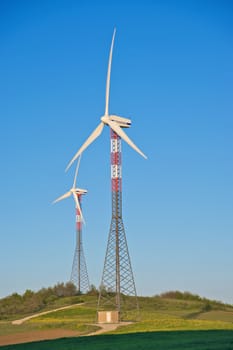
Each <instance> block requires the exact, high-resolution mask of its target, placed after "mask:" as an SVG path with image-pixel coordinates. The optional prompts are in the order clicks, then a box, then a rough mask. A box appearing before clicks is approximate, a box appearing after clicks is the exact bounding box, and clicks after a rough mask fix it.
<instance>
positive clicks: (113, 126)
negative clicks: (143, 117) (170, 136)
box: [108, 120, 147, 159]
mask: <svg viewBox="0 0 233 350" xmlns="http://www.w3.org/2000/svg"><path fill="white" fill-rule="evenodd" d="M108 125H109V126H110V128H111V129H113V131H115V133H117V135H119V136H120V137H121V138H122V139H123V140H124V141H125V142H127V143H128V145H129V146H131V147H132V148H133V149H134V150H135V151H136V152H138V153H139V154H140V155H141V156H142V157H144V158H145V159H147V156H145V154H144V153H143V152H142V151H141V150H140V149H139V148H138V147H137V146H136V145H135V144H134V143H133V141H131V140H130V138H129V137H128V136H127V135H126V133H125V132H124V131H123V130H122V129H121V127H120V126H119V125H117V123H115V122H113V121H111V120H109V121H108Z"/></svg>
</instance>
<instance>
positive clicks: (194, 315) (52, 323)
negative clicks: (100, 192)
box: [0, 284, 233, 345]
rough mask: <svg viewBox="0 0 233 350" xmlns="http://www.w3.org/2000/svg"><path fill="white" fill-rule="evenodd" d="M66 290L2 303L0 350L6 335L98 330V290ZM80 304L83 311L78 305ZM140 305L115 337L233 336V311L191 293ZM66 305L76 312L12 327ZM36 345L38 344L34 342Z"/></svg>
mask: <svg viewBox="0 0 233 350" xmlns="http://www.w3.org/2000/svg"><path fill="white" fill-rule="evenodd" d="M61 287H62V288H61ZM66 287H67V286H66V285H64V284H60V285H59V288H58V285H56V286H55V287H52V288H48V289H45V288H43V289H42V290H41V291H39V292H35V293H34V292H31V291H30V292H29V291H27V292H25V293H24V295H22V296H19V295H17V296H16V295H15V294H13V295H12V296H9V297H7V298H4V299H1V300H0V315H1V320H0V345H1V339H3V335H4V336H6V335H7V334H8V335H11V336H12V335H13V334H14V336H16V338H17V334H18V335H19V334H21V335H22V334H32V333H33V334H37V335H38V336H39V334H40V332H43V331H49V332H56V330H60V334H64V336H68V335H69V336H71V335H72V336H74V335H76V336H77V335H84V334H89V333H92V332H94V331H95V330H97V329H98V325H95V322H96V305H97V293H96V290H92V292H91V293H89V294H88V295H67V293H68V292H67V289H66ZM71 289H72V288H71V286H70V285H68V290H69V291H71ZM57 290H59V293H57V294H59V295H57V294H56V293H55V291H57ZM61 291H63V292H61ZM69 293H70V294H72V293H74V294H75V293H76V292H75V290H73V292H72V293H71V292H69ZM69 293H68V294H69ZM64 294H65V295H64ZM39 296H40V298H39ZM42 296H44V298H43V297H42ZM19 300H20V302H19ZM33 300H34V303H33V302H32V301H33ZM36 300H37V302H36ZM38 300H39V301H38ZM78 303H79V305H74V304H78ZM139 304H140V316H139V319H138V321H137V322H133V323H132V324H129V325H127V326H119V327H118V328H117V329H116V330H114V331H112V333H114V334H119V333H135V332H137V333H139V332H148V331H149V332H155V331H156V332H158V331H184V330H185V331H186V330H233V306H232V305H226V304H223V303H221V302H217V301H212V300H208V299H206V298H201V297H199V296H197V295H193V294H191V293H181V292H167V293H164V294H161V295H157V296H154V297H139ZM65 305H73V306H72V307H71V308H70V309H65V310H60V311H56V312H51V313H49V314H45V315H42V316H40V317H36V318H33V319H31V320H28V321H27V322H25V323H23V324H22V325H18V326H15V325H12V322H11V321H12V320H15V319H19V318H23V317H25V315H30V314H34V313H35V312H38V311H39V312H41V311H45V310H53V309H56V308H58V307H61V306H65ZM30 307H31V310H30ZM4 310H5V313H4ZM35 310H36V311H35ZM6 311H7V312H8V313H7V312H6ZM30 311H31V312H30ZM14 312H15V313H14ZM62 332H63V333H62ZM64 332H66V333H64ZM69 332H70V333H69ZM65 334H66V335H65ZM35 339H37V337H36V336H35ZM38 339H40V338H38Z"/></svg>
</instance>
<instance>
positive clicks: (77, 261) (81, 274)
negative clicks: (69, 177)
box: [70, 193, 90, 293]
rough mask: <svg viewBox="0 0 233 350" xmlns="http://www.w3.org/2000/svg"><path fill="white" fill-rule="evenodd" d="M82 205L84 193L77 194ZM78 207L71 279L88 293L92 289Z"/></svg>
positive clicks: (79, 289) (81, 291)
mask: <svg viewBox="0 0 233 350" xmlns="http://www.w3.org/2000/svg"><path fill="white" fill-rule="evenodd" d="M76 196H77V197H78V201H79V204H80V207H81V199H82V195H81V194H77V193H76ZM75 209H76V246H75V251H74V259H73V265H72V271H71V277H70V281H71V282H73V283H74V285H75V286H76V287H77V290H78V292H80V293H86V292H88V291H89V290H90V283H89V277H88V273H87V265H86V260H85V256H84V250H83V242H82V217H81V213H80V210H79V208H78V207H76V208H75Z"/></svg>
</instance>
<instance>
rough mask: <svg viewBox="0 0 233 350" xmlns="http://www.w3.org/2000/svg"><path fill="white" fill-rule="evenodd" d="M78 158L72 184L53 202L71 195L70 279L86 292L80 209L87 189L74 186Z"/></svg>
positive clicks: (87, 282)
mask: <svg viewBox="0 0 233 350" xmlns="http://www.w3.org/2000/svg"><path fill="white" fill-rule="evenodd" d="M80 160H81V155H80V157H79V159H78V162H77V166H76V170H75V175H74V182H73V186H72V187H71V189H70V190H69V191H68V192H66V193H65V194H63V195H62V196H60V197H58V198H57V199H56V200H55V201H53V203H57V202H59V201H61V200H63V199H66V198H68V197H70V196H72V195H73V198H74V202H75V210H76V246H75V252H74V259H73V265H72V271H71V278H70V280H71V281H72V282H73V283H74V284H75V285H76V287H77V290H78V292H87V291H88V290H89V289H90V283H89V278H88V273H87V267H86V261H85V256H84V251H83V244H82V222H84V218H83V214H82V209H81V199H82V195H84V194H86V193H87V190H84V189H81V188H78V187H76V181H77V176H78V171H79V165H80Z"/></svg>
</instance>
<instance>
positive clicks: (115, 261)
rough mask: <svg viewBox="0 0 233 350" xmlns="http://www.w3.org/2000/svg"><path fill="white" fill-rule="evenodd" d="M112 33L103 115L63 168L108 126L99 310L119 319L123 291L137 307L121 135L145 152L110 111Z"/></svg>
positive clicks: (125, 121)
mask: <svg viewBox="0 0 233 350" xmlns="http://www.w3.org/2000/svg"><path fill="white" fill-rule="evenodd" d="M115 34H116V29H114V32H113V36H112V42H111V48H110V54H109V61H108V70H107V80H106V96H105V112H104V115H103V116H102V117H101V118H100V120H101V121H100V124H99V125H98V126H97V128H96V129H95V130H94V131H93V132H92V134H91V135H90V136H89V137H88V138H87V140H86V141H85V142H84V144H83V145H82V146H81V148H80V149H79V150H78V151H77V153H76V154H75V156H74V157H73V158H72V159H71V161H70V163H69V164H68V166H67V168H66V170H68V169H69V167H70V166H71V165H72V163H73V162H74V161H75V160H76V159H77V157H78V156H79V155H80V154H81V153H82V152H83V151H84V150H85V149H86V148H87V147H88V146H89V145H90V144H91V143H92V142H93V141H94V140H95V139H96V138H97V137H98V136H100V134H101V132H102V131H103V128H104V126H105V125H107V126H109V128H110V139H111V184H112V220H111V226H110V231H109V236H108V244H107V251H106V255H105V262H104V269H103V274H102V281H101V288H100V294H99V300H98V310H101V309H102V310H103V309H105V310H109V309H111V308H114V309H115V310H116V311H118V314H119V318H120V319H121V317H122V316H121V315H122V313H123V312H124V311H125V310H124V308H123V306H125V305H126V304H124V301H123V299H122V296H123V295H130V296H133V297H134V298H133V301H134V302H135V306H136V309H137V310H138V302H137V294H136V287H135V282H134V277H133V271H132V267H131V262H130V256H129V252H128V246H127V241H126V235H125V230H124V225H123V220H122V165H121V159H122V157H121V139H123V140H124V141H125V142H126V143H128V145H129V146H131V147H132V148H133V149H134V150H135V151H136V152H138V153H139V154H140V155H141V156H142V157H144V158H146V156H145V154H144V153H143V152H142V151H141V150H140V149H139V148H138V147H137V146H136V145H135V144H134V143H133V141H132V140H130V138H129V137H128V136H127V135H126V133H125V132H124V131H123V130H122V129H123V128H129V127H130V126H131V120H130V119H127V118H123V117H121V116H118V115H114V114H109V92H110V76H111V65H112V53H113V45H114V39H115ZM106 290H107V291H111V293H106Z"/></svg>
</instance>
